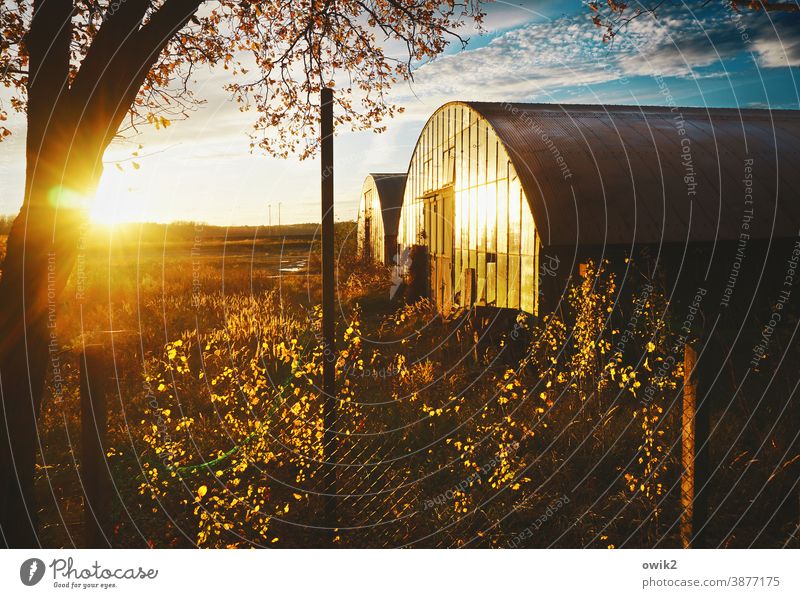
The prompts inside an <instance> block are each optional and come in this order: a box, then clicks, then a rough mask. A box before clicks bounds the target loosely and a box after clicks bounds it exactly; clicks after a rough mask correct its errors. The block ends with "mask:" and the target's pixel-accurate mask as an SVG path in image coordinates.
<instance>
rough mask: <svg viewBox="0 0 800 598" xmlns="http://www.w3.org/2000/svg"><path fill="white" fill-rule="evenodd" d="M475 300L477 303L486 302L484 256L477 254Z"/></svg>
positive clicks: (480, 252)
mask: <svg viewBox="0 0 800 598" xmlns="http://www.w3.org/2000/svg"><path fill="white" fill-rule="evenodd" d="M476 298H477V300H478V301H479V302H485V301H486V254H485V253H484V252H482V251H479V252H478V288H477V289H476Z"/></svg>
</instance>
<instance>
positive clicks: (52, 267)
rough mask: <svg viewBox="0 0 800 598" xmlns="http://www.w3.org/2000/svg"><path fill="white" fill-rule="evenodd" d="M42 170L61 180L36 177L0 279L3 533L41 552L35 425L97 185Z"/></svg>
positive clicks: (48, 162)
mask: <svg viewBox="0 0 800 598" xmlns="http://www.w3.org/2000/svg"><path fill="white" fill-rule="evenodd" d="M37 162H38V163H39V165H40V166H41V167H42V169H41V170H40V172H43V173H46V172H48V171H49V172H53V171H58V170H59V169H60V171H61V173H62V176H61V177H59V178H58V179H56V178H55V177H52V176H47V175H46V174H43V175H42V176H41V177H39V178H38V179H37V178H36V176H35V175H34V176H33V177H31V180H30V184H29V185H28V186H27V190H28V192H27V194H26V198H25V201H24V203H23V207H22V209H21V210H20V214H19V215H18V216H17V218H16V220H15V221H14V224H13V226H12V228H11V232H10V234H9V236H8V246H7V253H6V258H5V261H4V263H3V275H2V278H0V406H1V407H2V409H1V410H0V473H1V474H2V478H1V479H0V482H1V483H0V529H1V530H2V537H3V542H4V543H5V545H6V546H8V547H13V548H23V547H25V548H27V547H36V546H39V542H38V539H37V535H36V519H37V517H36V515H37V513H36V507H35V502H34V501H33V496H34V488H33V486H34V473H35V463H36V452H37V450H38V449H39V448H40V444H39V443H40V436H39V431H38V428H37V419H38V416H39V412H40V410H41V402H42V392H43V387H44V381H45V375H46V373H47V368H48V365H49V363H50V361H51V359H56V358H57V357H58V352H59V350H60V349H59V345H58V338H57V336H56V326H57V308H58V303H57V301H58V298H59V297H60V295H61V292H62V291H63V289H64V287H65V285H66V282H67V279H68V277H69V273H70V271H71V270H72V266H73V264H74V261H75V256H76V252H77V247H78V243H77V241H78V239H77V236H78V234H79V231H80V230H81V227H80V224H81V220H82V219H83V218H84V209H83V208H84V207H85V206H81V205H79V204H80V201H79V198H81V197H84V198H85V197H87V196H88V195H90V194H91V193H92V191H93V187H94V183H95V182H96V180H97V179H98V178H99V175H90V174H89V173H88V172H87V173H84V174H83V175H78V174H76V173H75V171H74V170H73V169H71V168H69V167H67V161H66V160H62V159H58V158H55V159H54V158H51V157H49V156H45V155H43V154H41V153H40V154H39V159H38V160H37ZM59 163H60V164H61V165H62V167H58V166H56V165H57V164H59ZM48 166H55V167H54V168H48Z"/></svg>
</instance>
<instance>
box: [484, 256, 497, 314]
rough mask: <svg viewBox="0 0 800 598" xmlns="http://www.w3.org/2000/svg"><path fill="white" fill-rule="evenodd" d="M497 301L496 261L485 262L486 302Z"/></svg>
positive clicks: (493, 302)
mask: <svg viewBox="0 0 800 598" xmlns="http://www.w3.org/2000/svg"><path fill="white" fill-rule="evenodd" d="M496 302H497V263H494V262H493V263H489V264H486V303H488V304H490V305H493V304H495V303H496Z"/></svg>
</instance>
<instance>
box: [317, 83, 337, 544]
mask: <svg viewBox="0 0 800 598" xmlns="http://www.w3.org/2000/svg"><path fill="white" fill-rule="evenodd" d="M320 135H321V138H320V144H321V148H320V149H321V158H322V160H321V168H322V189H321V191H322V343H323V358H322V394H323V407H322V409H323V426H324V434H323V461H324V464H323V487H324V493H325V499H324V503H325V505H324V515H325V527H327V528H328V529H329V530H330V540H331V544H333V540H334V538H335V537H336V531H335V528H336V466H335V443H336V442H337V438H336V433H335V430H336V420H337V414H336V350H335V343H334V341H335V334H336V327H335V320H334V315H335V313H334V310H335V303H334V290H335V289H334V286H335V284H336V281H335V278H334V266H335V265H334V248H333V235H334V229H333V90H332V89H329V88H325V89H323V90H322V92H321V114H320Z"/></svg>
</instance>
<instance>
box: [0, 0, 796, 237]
mask: <svg viewBox="0 0 800 598" xmlns="http://www.w3.org/2000/svg"><path fill="white" fill-rule="evenodd" d="M702 4H703V1H702V0H696V1H693V0H687V6H688V8H687V7H686V6H674V7H669V8H666V9H664V10H662V11H660V12H659V13H657V15H656V16H655V17H654V18H651V17H649V16H642V17H640V18H638V19H636V20H635V21H634V22H633V23H632V24H631V25H630V26H629V28H628V29H627V31H625V32H623V33H622V34H621V35H620V36H619V37H618V38H617V40H616V41H615V43H614V44H613V45H608V44H603V43H602V40H601V32H600V31H599V30H597V29H595V28H594V27H593V26H592V24H591V22H590V21H589V19H590V16H591V13H590V12H589V10H588V9H587V8H585V7H584V6H583V5H582V3H581V2H579V1H576V0H562V1H561V2H550V1H539V2H537V1H533V2H513V3H503V2H498V3H492V4H488V5H487V7H486V11H487V20H486V24H485V27H486V30H487V31H486V33H485V34H484V35H472V36H471V41H470V44H469V46H468V47H467V49H466V50H459V49H457V48H451V50H449V51H448V52H447V53H446V54H445V55H444V56H442V57H440V58H439V59H437V60H435V61H432V62H430V63H428V64H425V65H424V66H421V67H420V68H418V70H417V71H416V73H415V79H414V82H413V83H410V84H403V85H399V86H397V88H396V89H395V90H394V92H393V93H394V100H395V101H396V103H398V104H400V105H402V106H404V107H405V108H406V112H405V113H404V114H403V115H401V116H399V117H398V118H396V119H394V120H393V121H391V122H390V123H389V125H388V130H387V132H386V133H383V134H381V135H375V134H371V133H369V134H368V133H351V132H345V131H342V132H340V134H339V135H338V136H337V138H336V178H335V185H336V202H337V208H336V215H337V219H342V220H344V219H352V218H354V217H355V213H356V208H357V200H358V192H359V190H360V188H361V183H362V181H363V179H364V177H365V176H366V174H367V173H369V172H392V171H405V170H406V168H407V165H408V160H409V158H410V156H411V152H412V150H413V147H414V143H415V141H416V138H417V136H418V134H419V132H420V129H421V128H422V126H423V124H424V123H425V120H427V117H428V116H429V115H430V114H431V113H432V112H433V111H434V110H435V109H436V108H437V107H438V106H440V105H441V104H443V103H444V102H447V101H450V100H494V101H518V102H519V101H531V102H563V103H591V104H603V103H606V104H658V103H662V102H663V99H662V95H661V93H660V91H659V87H658V84H657V83H656V81H655V78H654V75H656V74H658V75H660V76H662V77H663V80H664V82H666V84H667V85H668V88H669V91H670V93H671V94H672V96H673V97H674V98H675V99H676V101H677V102H678V103H679V104H681V105H686V106H718V107H736V106H739V107H772V108H783V109H797V108H798V107H800V100H799V99H798V98H800V94H799V93H798V87H799V86H798V78H800V77H798V75H800V71H798V70H797V66H798V65H800V15H791V14H775V13H772V14H765V13H758V14H753V13H743V14H742V15H736V14H735V13H733V12H731V11H730V10H729V9H728V8H726V6H725V5H723V3H722V2H716V3H712V5H710V6H707V7H705V8H701V7H702ZM692 9H695V10H692ZM223 81H224V75H222V74H220V73H218V72H213V71H212V72H208V73H202V74H200V75H198V78H197V81H196V84H195V91H196V93H197V94H198V95H199V96H201V97H203V98H205V99H206V100H207V103H206V105H204V106H203V107H202V108H201V109H199V110H198V112H197V113H195V114H193V115H192V116H191V117H190V118H189V120H187V121H184V122H178V123H175V124H173V126H171V127H169V128H167V129H165V130H160V131H155V130H147V131H145V132H143V133H142V134H141V135H140V136H139V137H138V138H136V139H134V140H132V141H133V144H132V143H126V144H119V145H115V146H112V147H111V148H110V149H109V151H108V152H107V154H106V158H107V161H108V164H107V166H106V169H105V175H104V177H103V181H102V182H101V186H100V190H99V193H98V199H97V208H96V210H95V214H96V215H97V216H98V217H99V218H101V219H102V218H106V219H123V220H133V221H141V220H149V221H162V222H166V221H172V220H200V221H205V222H210V223H215V224H223V225H224V224H266V223H267V214H268V208H267V206H268V205H269V204H272V206H273V207H272V217H273V223H275V222H276V221H277V204H278V202H281V204H282V207H281V212H282V219H283V222H285V223H288V222H308V221H316V220H318V219H319V185H318V183H317V176H318V172H319V165H318V163H317V162H316V161H315V160H307V161H305V162H299V161H298V160H295V159H289V160H281V159H276V158H272V157H269V156H265V155H263V154H253V153H251V152H250V150H249V138H248V136H247V133H248V131H249V129H250V126H251V125H252V123H253V121H254V115H252V114H248V113H242V112H240V111H239V110H238V107H237V106H236V105H235V103H233V102H232V101H231V100H230V98H229V97H228V96H227V95H226V93H225V92H224V91H223V90H222V82H223ZM0 98H2V95H0ZM7 124H8V125H9V128H11V129H12V131H14V133H15V135H13V136H12V137H11V138H10V139H8V140H6V141H4V142H3V143H2V144H0V213H6V214H8V213H13V212H16V211H17V210H18V209H19V206H20V205H21V202H22V177H23V174H24V164H23V149H24V147H23V139H24V120H23V119H22V118H21V117H19V116H15V117H12V119H10V123H7ZM139 143H141V144H142V145H143V146H144V149H143V150H142V151H141V154H142V156H141V157H140V158H137V162H138V163H139V164H140V168H139V169H138V170H134V169H133V168H132V167H131V164H130V154H131V151H132V147H133V148H135V145H134V144H139ZM115 161H121V162H120V164H121V166H122V167H123V169H124V170H123V171H120V170H118V168H116V166H115V165H114V162H115Z"/></svg>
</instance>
